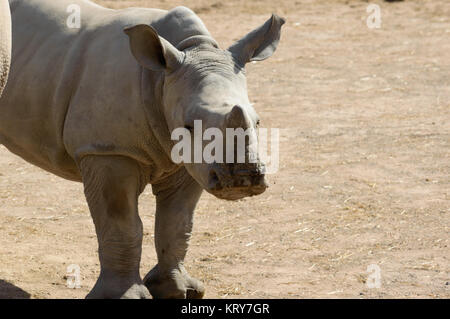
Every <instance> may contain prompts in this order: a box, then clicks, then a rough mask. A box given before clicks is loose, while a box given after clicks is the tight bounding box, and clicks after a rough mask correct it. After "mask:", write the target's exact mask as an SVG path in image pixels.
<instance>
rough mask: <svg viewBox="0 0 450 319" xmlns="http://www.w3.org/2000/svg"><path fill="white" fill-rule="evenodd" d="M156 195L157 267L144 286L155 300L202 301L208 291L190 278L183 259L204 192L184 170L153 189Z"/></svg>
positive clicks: (145, 280) (147, 276)
mask: <svg viewBox="0 0 450 319" xmlns="http://www.w3.org/2000/svg"><path fill="white" fill-rule="evenodd" d="M153 192H154V194H155V195H156V219H155V247H156V253H157V255H158V264H157V265H156V266H155V267H154V268H153V269H152V270H151V271H150V272H149V273H148V274H147V275H146V276H145V278H144V284H145V285H146V286H147V288H148V289H149V290H150V293H151V294H152V296H153V298H158V299H162V298H177V299H184V298H187V299H200V298H202V297H203V295H204V293H205V289H204V287H203V284H202V283H201V282H200V281H198V280H197V279H194V278H192V277H191V276H189V274H188V273H187V271H186V269H185V268H184V258H185V256H186V253H187V249H188V246H189V240H190V237H191V232H192V225H193V215H194V209H195V206H196V204H197V202H198V200H199V198H200V195H201V193H202V188H201V187H200V186H199V185H198V184H197V182H196V181H195V180H194V179H193V178H192V177H191V176H190V175H189V174H188V173H187V172H186V171H185V169H183V168H182V169H180V171H179V172H178V173H177V174H174V175H173V176H171V177H170V178H169V179H168V180H166V181H164V182H163V183H161V184H160V185H153Z"/></svg>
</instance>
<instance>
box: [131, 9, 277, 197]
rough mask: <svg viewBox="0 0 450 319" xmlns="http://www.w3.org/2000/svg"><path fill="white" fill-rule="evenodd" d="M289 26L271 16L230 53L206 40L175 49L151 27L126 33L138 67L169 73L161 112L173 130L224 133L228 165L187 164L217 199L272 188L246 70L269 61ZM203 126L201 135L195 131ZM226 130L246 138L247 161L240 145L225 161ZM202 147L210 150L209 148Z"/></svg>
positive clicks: (199, 38)
mask: <svg viewBox="0 0 450 319" xmlns="http://www.w3.org/2000/svg"><path fill="white" fill-rule="evenodd" d="M284 23H285V21H284V19H282V18H280V17H278V16H276V15H272V17H271V18H270V19H269V20H268V21H266V22H265V23H264V24H263V25H261V26H260V27H259V28H257V29H255V30H254V31H252V32H250V33H249V34H247V35H246V36H245V37H243V38H242V39H241V40H239V41H237V42H236V43H234V44H233V45H232V46H231V47H230V48H228V49H227V50H222V49H220V48H219V46H218V44H217V43H216V41H215V40H214V39H213V38H211V37H210V36H207V35H197V36H192V37H189V38H187V39H185V40H184V41H182V42H181V43H179V44H178V45H177V46H176V47H175V46H173V45H172V44H171V43H169V42H168V41H167V40H165V39H164V38H162V37H160V36H158V34H157V32H156V31H155V30H154V29H153V28H152V27H150V26H148V25H137V26H134V27H131V28H127V29H126V30H125V33H126V34H127V35H128V36H129V38H130V47H131V52H132V54H133V55H134V57H135V58H136V60H137V61H138V62H139V64H140V65H141V66H143V67H144V68H147V69H150V70H153V71H161V72H163V73H164V87H163V97H162V108H163V113H164V115H165V118H166V122H167V126H168V128H169V130H170V131H171V132H173V130H175V129H177V128H186V129H188V130H190V131H192V132H193V133H194V136H195V134H196V133H200V134H204V133H206V132H208V129H211V128H215V129H219V130H220V131H222V132H223V134H222V136H223V143H222V145H224V150H223V154H224V155H223V157H224V158H223V160H219V161H212V162H211V161H204V160H203V161H201V162H197V161H191V162H190V163H187V162H185V163H183V165H184V166H185V168H186V170H187V171H188V172H189V174H190V175H191V176H192V177H193V178H194V179H195V180H196V181H197V182H198V183H199V184H200V185H201V186H202V187H203V188H204V189H205V190H206V191H208V192H209V193H211V194H213V195H215V196H216V197H218V198H222V199H228V200H236V199H240V198H243V197H247V196H253V195H258V194H261V193H263V192H264V191H265V190H266V188H267V186H268V185H267V183H266V181H265V170H264V164H263V163H262V162H261V160H260V159H259V157H258V154H257V148H256V147H255V145H257V136H256V133H255V128H256V127H257V126H258V124H259V119H258V115H257V113H256V111H255V110H254V108H253V106H252V104H251V103H250V101H249V97H248V93H247V84H246V77H245V69H244V68H245V65H246V64H247V63H248V62H251V61H261V60H265V59H267V58H269V57H270V56H271V55H272V54H273V53H274V52H275V50H276V48H277V45H278V42H279V40H280V31H281V26H282V25H283V24H284ZM199 120H200V121H201V128H200V129H199V128H197V127H196V125H195V124H196V123H198V121H199ZM227 128H233V129H239V128H240V129H243V130H244V131H245V132H247V135H246V137H245V144H244V146H242V144H241V148H242V147H243V148H244V151H243V158H244V160H238V158H237V157H238V154H237V153H238V152H237V150H238V147H239V145H235V147H234V150H235V154H234V156H231V157H232V158H231V160H229V159H228V158H227V159H225V156H229V155H228V154H227V150H226V149H225V148H226V147H225V145H227V141H226V139H227V134H226V129H227ZM196 130H200V132H194V131H196ZM241 132H242V131H241ZM194 138H195V137H192V139H194ZM228 139H229V138H228ZM235 140H236V138H235V137H233V141H232V142H231V143H230V141H228V142H229V144H228V145H234V143H235ZM202 143H203V144H202V146H203V147H206V145H207V144H208V143H209V142H208V141H206V140H203V141H202ZM193 148H194V147H193ZM194 152H195V150H194ZM250 159H252V160H250Z"/></svg>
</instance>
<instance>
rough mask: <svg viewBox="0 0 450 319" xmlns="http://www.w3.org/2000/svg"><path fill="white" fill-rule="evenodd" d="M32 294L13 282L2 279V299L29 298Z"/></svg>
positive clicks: (0, 292) (0, 284)
mask: <svg viewBox="0 0 450 319" xmlns="http://www.w3.org/2000/svg"><path fill="white" fill-rule="evenodd" d="M29 298H30V294H29V293H28V292H26V291H25V290H23V289H21V288H19V287H16V286H14V285H13V284H11V283H9V282H7V281H4V280H0V299H29Z"/></svg>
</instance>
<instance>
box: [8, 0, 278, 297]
mask: <svg viewBox="0 0 450 319" xmlns="http://www.w3.org/2000/svg"><path fill="white" fill-rule="evenodd" d="M10 5H11V14H12V29H13V38H12V44H13V50H12V64H11V72H10V76H9V81H8V84H7V85H6V88H5V90H4V92H3V96H2V97H1V99H0V112H1V116H0V142H1V143H2V144H3V145H5V146H6V147H7V148H8V149H9V150H10V151H11V152H13V153H15V154H17V155H19V156H21V157H22V158H24V159H25V160H26V161H28V162H30V163H32V164H34V165H37V166H39V167H41V168H42V169H45V170H47V171H49V172H52V173H54V174H56V175H58V176H60V177H63V178H66V179H69V180H73V181H78V182H82V183H83V185H84V193H85V196H86V200H87V202H88V205H89V209H90V212H91V215H92V219H93V221H94V224H95V229H96V233H97V238H98V247H99V248H98V253H99V258H100V266H101V270H100V275H99V278H98V280H97V282H96V284H95V286H94V287H93V289H92V290H91V292H90V293H89V294H88V295H87V297H88V298H149V297H151V296H153V297H154V298H201V297H203V295H204V291H205V290H204V287H203V285H202V284H201V283H200V282H199V281H198V280H196V279H194V278H192V277H190V276H189V274H188V273H187V271H186V269H185V268H184V265H183V263H184V258H185V255H186V252H187V249H188V242H189V239H190V234H191V230H192V223H193V212H194V209H195V206H196V204H197V202H198V200H199V198H200V195H201V193H202V191H203V190H206V191H207V192H210V193H211V194H213V195H215V196H216V197H218V198H222V199H229V200H235V199H239V198H243V197H247V196H252V195H258V194H261V193H262V192H264V190H265V189H266V187H267V185H266V182H265V180H264V165H263V164H262V163H261V161H260V160H259V157H258V155H257V154H255V153H254V152H255V151H254V149H255V148H254V147H250V146H251V145H254V144H256V142H257V141H256V138H257V137H256V134H255V133H252V134H249V135H248V136H247V137H246V142H245V148H244V157H245V159H246V160H244V162H239V163H236V162H233V161H231V162H230V161H222V162H220V161H212V162H211V161H206V160H201V161H192V162H187V161H186V162H177V161H175V160H174V159H173V156H172V153H173V152H172V151H173V148H174V145H175V144H176V143H175V141H174V140H172V132H173V131H174V130H175V129H178V128H183V129H184V128H185V129H186V130H191V131H193V132H194V136H195V131H196V130H198V128H196V127H195V126H196V122H198V121H201V132H206V130H208V129H210V128H216V129H219V130H220V131H222V132H225V131H226V129H227V128H242V129H245V130H247V129H255V128H256V126H257V123H258V117H257V114H256V112H255V110H254V109H253V107H252V105H251V104H250V101H249V98H248V94H247V88H246V78H245V72H244V67H245V64H246V63H248V62H250V61H260V60H264V59H266V58H268V57H270V56H271V55H272V54H273V53H274V51H275V49H276V47H277V45H278V42H279V39H280V30H281V26H282V25H283V24H284V20H283V19H282V18H280V17H278V16H276V15H273V16H272V17H271V18H270V19H269V20H268V21H266V22H265V23H264V24H263V25H261V26H260V27H259V28H257V29H255V30H254V31H252V32H250V33H249V34H247V35H246V36H245V37H243V38H242V39H241V40H239V41H237V42H236V43H235V44H233V45H232V46H231V47H230V48H228V49H227V50H223V49H220V48H219V46H218V44H217V42H216V41H215V40H214V39H213V38H212V37H211V35H210V33H209V32H208V30H207V29H206V27H205V26H204V24H203V23H202V21H201V20H200V19H199V17H198V16H197V15H195V14H194V13H193V12H192V11H191V10H189V9H187V8H185V7H177V8H175V9H172V10H170V11H165V10H157V9H145V8H129V9H124V10H111V9H107V8H103V7H101V6H98V5H96V4H94V3H92V2H90V1H88V0H58V1H55V0H11V1H10ZM68 8H70V10H68ZM73 8H75V9H78V11H77V10H73V11H71V10H72V9H73ZM68 12H74V14H76V12H80V13H81V14H80V16H79V21H77V19H76V18H74V19H70V17H69V13H68ZM253 132H254V131H253ZM223 136H226V134H225V133H224V134H223ZM192 139H194V138H192ZM224 139H225V137H224ZM202 143H204V144H205V145H206V143H207V142H204V141H203V142H202ZM225 144H226V143H225ZM202 146H204V145H202ZM231 155H232V156H231V158H235V157H237V156H234V155H235V154H231ZM251 158H252V159H254V160H252V161H250V160H249V159H251ZM255 159H256V160H255ZM148 184H151V186H152V190H153V193H154V195H155V197H156V217H155V218H156V221H155V246H156V252H157V257H158V263H157V265H156V266H155V267H154V268H153V269H152V270H151V271H150V272H149V273H148V274H147V275H146V276H145V277H144V279H143V280H142V278H141V276H140V272H139V264H140V259H141V245H142V236H143V229H142V228H143V227H142V222H141V220H140V218H139V215H138V198H139V195H140V194H141V193H142V191H143V190H144V188H145V187H146V185H148Z"/></svg>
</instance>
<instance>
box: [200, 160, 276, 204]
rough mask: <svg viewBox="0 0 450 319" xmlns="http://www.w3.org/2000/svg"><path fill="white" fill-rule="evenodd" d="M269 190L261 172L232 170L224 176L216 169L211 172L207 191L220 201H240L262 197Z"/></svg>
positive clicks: (220, 170) (221, 171)
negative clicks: (252, 197) (257, 196)
mask: <svg viewBox="0 0 450 319" xmlns="http://www.w3.org/2000/svg"><path fill="white" fill-rule="evenodd" d="M267 188H268V184H267V183H266V180H265V175H264V174H263V173H261V172H260V171H259V170H255V169H244V170H243V169H240V170H236V169H233V168H232V172H230V173H228V174H224V173H223V170H222V169H217V167H215V168H213V169H212V170H211V172H210V179H209V185H208V188H207V191H208V192H209V193H211V194H213V195H214V196H216V197H217V198H220V199H225V200H238V199H242V198H245V197H251V196H255V195H260V194H262V193H264V191H265V190H266V189H267Z"/></svg>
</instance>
